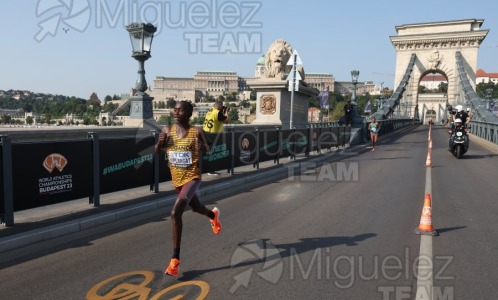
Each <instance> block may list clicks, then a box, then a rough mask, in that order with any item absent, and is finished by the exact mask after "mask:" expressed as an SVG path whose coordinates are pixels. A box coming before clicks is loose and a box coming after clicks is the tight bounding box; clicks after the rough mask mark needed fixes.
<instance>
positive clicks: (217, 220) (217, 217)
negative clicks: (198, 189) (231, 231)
mask: <svg viewBox="0 0 498 300" xmlns="http://www.w3.org/2000/svg"><path fill="white" fill-rule="evenodd" d="M213 213H214V219H212V220H209V222H211V227H212V228H213V232H214V234H218V233H220V231H221V223H220V210H219V209H218V208H217V207H215V208H213Z"/></svg>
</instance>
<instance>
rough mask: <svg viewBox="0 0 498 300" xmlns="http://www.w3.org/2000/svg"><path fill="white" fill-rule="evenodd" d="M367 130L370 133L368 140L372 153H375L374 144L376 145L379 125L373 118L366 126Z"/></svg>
mask: <svg viewBox="0 0 498 300" xmlns="http://www.w3.org/2000/svg"><path fill="white" fill-rule="evenodd" d="M368 130H369V131H370V140H371V141H372V151H375V143H377V138H378V136H379V130H380V123H379V122H377V120H376V119H375V117H373V118H372V121H371V122H370V124H368Z"/></svg>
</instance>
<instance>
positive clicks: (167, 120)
mask: <svg viewBox="0 0 498 300" xmlns="http://www.w3.org/2000/svg"><path fill="white" fill-rule="evenodd" d="M157 124H159V125H171V124H172V118H171V116H164V115H163V116H160V117H159V120H157Z"/></svg>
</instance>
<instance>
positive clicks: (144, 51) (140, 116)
mask: <svg viewBox="0 0 498 300" xmlns="http://www.w3.org/2000/svg"><path fill="white" fill-rule="evenodd" d="M126 30H127V31H128V32H129V34H130V40H131V46H132V48H133V52H132V55H131V56H132V57H133V58H134V59H136V60H137V61H138V66H139V67H138V72H137V73H138V78H137V82H136V84H135V89H136V90H137V92H136V94H135V95H133V97H131V98H130V100H131V104H130V119H132V120H133V121H134V122H133V121H132V122H131V123H135V124H131V125H137V121H138V123H140V122H143V120H145V119H152V100H153V99H154V98H153V97H149V95H147V94H146V93H145V91H146V90H147V81H146V80H145V68H144V63H145V61H146V60H147V59H149V58H150V50H151V45H152V39H153V38H154V33H155V32H156V30H157V28H156V27H155V26H154V25H152V24H150V23H147V24H144V23H132V24H130V25H128V26H126Z"/></svg>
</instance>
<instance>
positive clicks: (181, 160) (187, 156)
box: [168, 151, 192, 168]
mask: <svg viewBox="0 0 498 300" xmlns="http://www.w3.org/2000/svg"><path fill="white" fill-rule="evenodd" d="M168 159H169V162H170V164H171V165H172V166H174V167H177V168H187V167H189V166H191V165H192V152H190V151H169V152H168Z"/></svg>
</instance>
